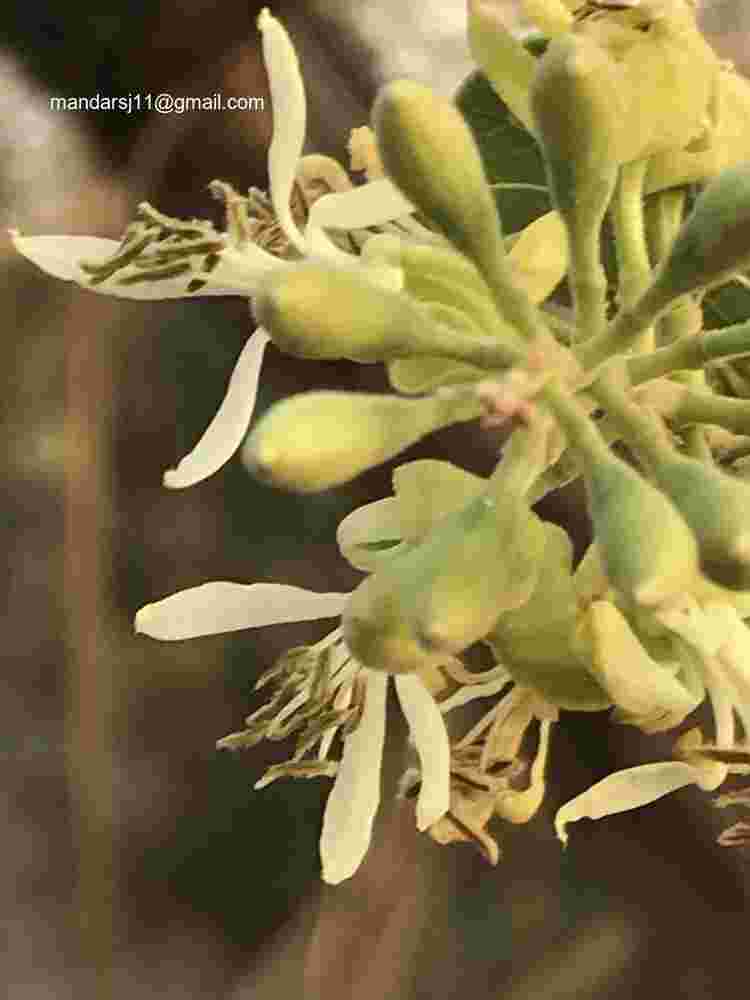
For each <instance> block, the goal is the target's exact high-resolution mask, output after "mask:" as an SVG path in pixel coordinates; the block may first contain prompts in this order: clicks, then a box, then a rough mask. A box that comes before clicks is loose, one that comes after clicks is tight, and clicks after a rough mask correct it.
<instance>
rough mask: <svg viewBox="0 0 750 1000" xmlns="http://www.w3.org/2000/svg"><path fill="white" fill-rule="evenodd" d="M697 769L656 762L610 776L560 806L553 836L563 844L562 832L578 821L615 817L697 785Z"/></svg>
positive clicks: (683, 765) (682, 764) (674, 763)
mask: <svg viewBox="0 0 750 1000" xmlns="http://www.w3.org/2000/svg"><path fill="white" fill-rule="evenodd" d="M701 778H702V774H701V772H700V770H699V769H698V768H695V767H693V766H692V765H690V764H685V763H683V762H682V761H674V760H670V761H659V762H657V763H655V764H642V765H641V766H640V767H631V768H628V769H627V770H625V771H617V772H616V773H615V774H610V775H608V776H607V777H606V778H603V779H602V781H597V783H596V784H595V785H592V786H591V788H588V789H587V790H586V791H585V792H583V793H582V794H581V795H577V796H576V797H575V798H574V799H571V800H570V802H566V803H565V805H563V806H561V807H560V809H558V811H557V815H556V816H555V830H556V831H557V836H558V837H559V838H560V840H561V841H562V842H563V844H566V843H567V842H568V835H567V833H566V832H565V828H566V826H567V825H568V824H569V823H575V822H576V821H577V820H579V819H602V818H603V817H604V816H613V815H614V814H615V813H621V812H627V811H628V810H629V809H638V808H640V806H646V805H648V804H649V803H650V802H655V801H656V800H657V799H660V798H662V797H663V796H664V795H669V794H670V792H675V791H677V789H678V788H684V787H685V786H686V785H693V784H697V783H699V782H700V780H701Z"/></svg>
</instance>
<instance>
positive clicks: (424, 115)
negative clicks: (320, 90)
mask: <svg viewBox="0 0 750 1000" xmlns="http://www.w3.org/2000/svg"><path fill="white" fill-rule="evenodd" d="M373 123H374V128H375V133H376V135H377V139H378V148H379V150H380V155H381V157H382V159H383V163H384V165H385V168H386V171H387V172H388V174H389V176H390V177H391V179H392V180H393V181H394V183H395V184H397V185H398V187H399V188H400V189H401V190H402V191H403V192H404V194H405V195H406V196H407V198H409V200H410V201H412V202H413V203H414V204H415V205H416V206H417V208H419V209H420V211H422V212H424V214H425V215H426V216H427V217H428V218H429V219H430V220H432V221H433V222H434V223H435V224H436V225H437V226H438V227H439V228H440V229H441V230H442V231H443V232H444V233H445V235H446V236H447V237H448V239H449V240H451V242H452V243H453V244H454V245H455V246H456V247H458V249H459V250H461V252H462V253H465V254H466V255H467V256H468V257H470V258H471V259H472V260H473V261H474V262H475V263H476V264H477V265H478V267H479V269H480V270H481V271H482V273H487V272H491V271H493V270H494V269H495V264H496V261H497V260H498V259H502V257H503V255H504V248H503V243H502V232H501V229H500V223H499V220H498V217H497V210H496V208H495V199H494V198H493V196H492V191H491V190H490V187H489V185H488V183H487V179H486V177H485V174H484V167H483V166H482V159H481V156H480V154H479V150H478V148H477V145H476V143H475V141H474V137H473V136H472V134H471V130H470V129H469V126H468V125H467V124H466V122H465V121H464V119H463V117H462V115H461V113H460V112H459V111H458V109H457V108H456V107H455V106H454V105H453V104H452V103H451V101H449V100H447V99H446V98H443V97H439V96H438V95H437V94H435V93H433V91H431V90H430V89H429V87H425V86H423V85H422V84H419V83H415V82H413V81H411V80H397V81H395V82H394V83H391V84H389V85H388V86H387V87H385V88H384V89H383V90H382V91H381V92H380V94H379V95H378V98H377V100H376V102H375V107H374V109H373Z"/></svg>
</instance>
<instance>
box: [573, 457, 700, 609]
mask: <svg viewBox="0 0 750 1000" xmlns="http://www.w3.org/2000/svg"><path fill="white" fill-rule="evenodd" d="M587 459H588V461H587V463H586V464H587V470H586V486H587V492H588V499H589V512H590V514H591V520H592V522H593V525H594V535H595V538H596V541H597V543H598V546H599V550H600V552H601V555H602V561H603V563H604V568H605V570H606V572H607V576H608V577H609V579H610V581H611V583H612V585H613V586H614V587H616V588H617V589H618V590H620V591H621V592H622V593H623V594H624V595H625V596H627V597H632V598H633V599H634V600H635V601H636V603H638V604H642V605H646V606H650V605H658V604H661V603H662V602H663V601H665V600H667V599H668V598H670V597H671V596H672V595H674V594H677V593H680V592H682V591H684V590H685V589H687V588H688V587H689V586H690V584H691V583H692V581H693V580H695V578H696V576H697V573H698V551H697V544H696V540H695V538H694V536H693V534H692V532H691V530H690V528H689V527H688V525H687V524H686V522H685V521H684V520H683V518H682V517H681V515H680V514H679V513H678V512H677V510H676V508H675V507H674V506H673V504H672V503H671V502H670V501H669V500H668V499H667V498H666V497H665V496H664V494H663V493H661V492H660V491H659V490H658V489H656V488H655V487H654V486H652V485H651V484H650V483H647V482H646V481H645V480H644V479H643V478H642V477H641V476H640V475H639V474H638V473H637V472H635V470H634V469H632V468H630V466H628V465H626V464H625V463H624V462H623V461H621V460H620V459H619V458H617V457H616V456H615V455H613V454H611V453H610V452H609V451H607V450H606V449H602V450H601V452H600V453H599V454H598V455H597V456H596V458H592V457H591V456H587Z"/></svg>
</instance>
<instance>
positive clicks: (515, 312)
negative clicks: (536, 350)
mask: <svg viewBox="0 0 750 1000" xmlns="http://www.w3.org/2000/svg"><path fill="white" fill-rule="evenodd" d="M482 276H483V278H484V280H485V281H486V282H487V284H488V285H489V287H490V291H491V292H492V296H493V298H494V300H495V304H496V305H497V308H498V311H499V312H500V316H501V318H502V319H503V320H505V321H506V322H507V323H509V324H510V325H511V326H512V327H514V328H515V329H516V330H517V331H518V332H519V333H520V334H521V336H522V337H523V338H524V340H526V341H528V343H529V344H531V343H533V342H535V341H536V342H537V343H541V342H543V341H545V340H546V339H547V338H548V337H549V335H550V334H549V330H548V328H547V326H546V324H545V322H544V320H543V319H542V315H541V313H540V311H539V310H538V309H537V307H536V306H535V305H534V303H533V302H532V301H531V299H530V298H529V297H528V295H527V294H526V292H524V291H523V289H521V288H518V287H517V286H516V284H515V282H514V281H513V276H512V273H511V270H510V266H509V264H508V260H507V257H506V256H505V251H504V249H503V247H502V245H501V244H499V245H498V253H497V254H496V255H495V260H494V262H493V266H492V267H488V268H486V269H483V271H482Z"/></svg>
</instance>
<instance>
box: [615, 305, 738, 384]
mask: <svg viewBox="0 0 750 1000" xmlns="http://www.w3.org/2000/svg"><path fill="white" fill-rule="evenodd" d="M747 354H750V321H747V322H745V323H735V324H734V325H733V326H727V327H724V328H723V329H722V330H710V331H708V332H707V333H703V334H701V335H700V336H694V337H683V338H682V339H681V340H678V341H676V342H675V343H674V344H671V345H670V346H669V347H661V348H659V350H658V351H654V353H653V354H649V355H644V356H639V357H634V358H628V359H627V362H626V364H627V368H628V375H629V378H630V381H631V383H632V384H633V385H638V384H639V383H641V382H647V381H648V380H649V379H652V378H660V377H661V376H663V375H669V374H671V373H672V372H675V371H680V370H685V369H687V370H691V369H693V370H694V369H701V368H703V366H704V365H705V364H706V363H707V362H709V361H719V360H721V359H722V358H731V357H739V356H742V355H747Z"/></svg>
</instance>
